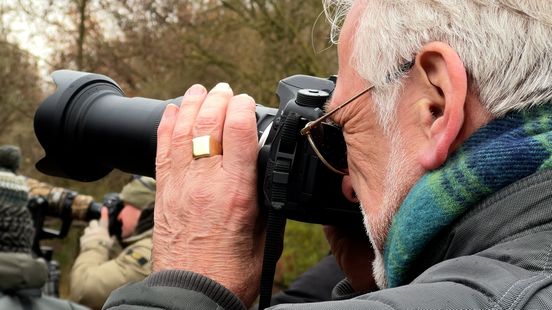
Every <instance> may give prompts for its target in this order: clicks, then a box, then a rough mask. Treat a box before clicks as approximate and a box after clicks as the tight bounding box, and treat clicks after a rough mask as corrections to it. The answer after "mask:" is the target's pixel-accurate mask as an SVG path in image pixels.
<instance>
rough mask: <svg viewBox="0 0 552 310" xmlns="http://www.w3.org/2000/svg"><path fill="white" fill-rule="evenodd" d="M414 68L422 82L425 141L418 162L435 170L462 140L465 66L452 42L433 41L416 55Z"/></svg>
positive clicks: (421, 102) (421, 113)
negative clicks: (451, 44)
mask: <svg viewBox="0 0 552 310" xmlns="http://www.w3.org/2000/svg"><path fill="white" fill-rule="evenodd" d="M414 70H415V71H417V73H418V74H419V75H418V76H419V77H420V80H419V82H420V83H422V84H423V96H422V99H420V100H419V101H418V102H417V108H418V111H419V113H420V116H421V117H420V118H419V119H420V120H421V126H422V128H423V132H424V135H425V139H426V143H425V145H424V146H423V147H422V149H421V152H420V153H419V161H420V164H421V165H422V167H423V168H424V169H426V170H433V169H436V168H439V167H440V166H441V165H443V163H444V162H445V161H446V160H447V158H448V156H449V154H450V153H451V152H452V151H453V146H454V145H456V142H458V141H457V140H458V139H460V131H461V129H462V127H463V125H464V116H465V115H464V113H465V111H464V107H465V104H466V98H467V85H468V82H467V75H466V69H465V67H464V64H463V63H462V60H460V57H459V56H458V54H457V53H456V52H455V51H454V50H453V49H452V48H451V47H450V46H449V45H447V44H445V43H442V42H431V43H428V44H426V45H425V46H424V47H423V48H422V50H421V51H420V53H419V54H418V55H417V56H416V63H415V66H414ZM420 86H422V85H420Z"/></svg>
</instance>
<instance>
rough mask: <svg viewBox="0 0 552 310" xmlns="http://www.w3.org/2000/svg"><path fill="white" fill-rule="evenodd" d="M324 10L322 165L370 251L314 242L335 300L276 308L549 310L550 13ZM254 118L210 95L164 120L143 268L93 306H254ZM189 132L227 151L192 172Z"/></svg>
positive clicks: (351, 6) (389, 7) (492, 6)
mask: <svg viewBox="0 0 552 310" xmlns="http://www.w3.org/2000/svg"><path fill="white" fill-rule="evenodd" d="M329 2H332V3H334V2H343V3H341V5H339V6H338V7H334V10H333V12H334V13H335V14H336V16H337V17H340V16H345V15H346V19H345V22H344V24H343V27H342V29H341V34H340V38H339V46H338V52H339V78H338V80H337V86H336V89H335V91H334V93H333V97H332V100H331V102H330V103H329V104H328V106H327V111H328V113H327V114H326V116H324V118H327V119H331V120H332V121H333V122H335V123H337V124H338V125H341V126H342V129H343V136H344V139H345V141H346V145H347V154H346V156H347V159H348V161H347V162H348V167H334V168H336V169H338V170H342V171H344V172H346V173H348V174H349V175H350V181H351V188H352V189H354V191H355V192H356V195H357V196H358V198H359V200H360V202H361V204H362V211H363V213H364V220H365V226H366V229H367V232H368V234H369V237H370V241H371V245H372V246H371V247H370V246H369V245H364V244H356V243H354V242H351V241H350V240H352V239H350V238H348V237H347V236H346V235H344V234H343V233H341V232H339V231H337V230H335V229H328V232H327V235H328V238H329V241H330V244H331V247H332V251H333V253H334V254H335V256H336V257H337V260H338V262H339V264H340V266H341V267H342V269H343V270H344V272H345V274H346V275H347V280H345V281H344V282H342V283H341V284H340V289H338V290H336V292H340V293H341V295H340V296H335V297H336V299H342V300H339V301H337V300H336V301H329V302H322V303H315V304H303V305H297V304H296V305H279V306H276V307H275V308H276V309H280V308H281V309H288V308H289V309H303V308H304V309H522V308H523V309H545V308H551V307H552V299H551V298H550V296H552V286H551V284H550V283H551V279H552V268H551V266H552V263H551V261H552V258H551V255H552V254H551V253H552V250H551V249H552V212H551V211H550V206H551V205H552V193H551V190H550V189H551V188H552V187H551V186H552V171H551V170H550V169H549V168H551V167H552V158H551V153H552V119H551V116H552V78H551V77H552V44H551V43H550V38H551V37H552V23H551V22H550V21H551V20H552V3H551V2H550V1H528V0H527V1H507V0H495V1H490V0H488V1H487V0H478V1H475V0H467V1H444V0H434V1H423V0H419V1H414V0H413V1H384V0H380V1H376V0H374V1H369V0H366V1H329ZM334 21H335V20H334ZM335 24H336V25H337V24H338V21H336V23H335ZM356 94H362V95H361V96H360V97H358V99H356V100H352V101H350V100H348V99H349V98H353V97H354V96H355V95H356ZM340 104H344V106H342V107H341V108H340V109H338V110H335V109H337V108H338V107H339V106H340ZM254 108H255V106H254V102H253V99H251V98H250V97H248V96H246V95H238V96H233V94H232V90H231V89H230V87H229V86H228V85H227V84H218V85H217V86H216V87H215V88H214V89H213V90H211V91H210V92H209V93H207V92H206V90H205V89H204V88H203V87H201V86H199V85H195V86H192V87H191V88H190V89H189V90H188V91H187V93H186V94H185V96H184V98H183V101H182V105H181V106H180V108H178V107H176V106H172V105H171V106H169V107H168V108H167V109H166V111H165V114H164V116H163V120H162V122H161V124H160V126H159V130H158V133H159V141H158V150H157V151H158V153H157V182H158V183H157V184H158V192H157V203H158V205H157V209H156V223H155V234H154V240H155V244H154V249H153V257H154V262H153V264H154V266H153V269H154V272H155V273H154V274H152V275H150V276H149V277H148V278H147V279H145V280H144V281H143V282H141V283H138V284H134V285H129V286H127V287H125V288H122V289H120V290H119V291H117V292H115V293H114V294H112V295H111V297H110V299H109V300H108V302H107V304H106V305H105V306H104V307H105V308H106V309H126V308H125V307H126V306H128V305H141V306H142V309H145V308H148V307H150V308H152V309H154V308H155V309H157V308H170V309H176V308H181V309H215V308H216V309H221V308H223V309H243V308H244V307H246V306H249V305H250V304H251V303H252V302H253V300H254V299H255V297H256V296H257V290H258V286H257V283H258V282H259V274H260V269H261V268H260V266H261V259H262V244H263V242H262V240H263V239H262V237H263V227H262V225H261V221H260V220H259V217H258V216H259V213H258V207H257V205H256V201H257V197H256V195H257V193H256V188H255V185H256V170H255V165H254V162H255V159H256V155H257V153H256V152H257V143H256V128H255V114H254ZM202 136H209V137H210V139H211V140H212V141H214V142H220V143H222V149H223V150H224V154H223V155H213V156H209V157H206V158H204V157H202V158H197V156H195V157H196V158H197V159H194V156H193V153H192V150H193V149H194V147H193V146H195V144H197V142H193V140H192V139H193V138H196V137H202ZM196 141H197V140H196ZM196 155H197V154H196ZM211 155H212V154H211ZM322 155H324V154H322ZM333 155H335V154H333ZM343 155H345V154H343ZM351 188H349V189H345V190H346V191H351V190H352V189H351ZM355 296H358V297H356V298H354V299H346V298H351V297H355ZM343 299H344V300H343Z"/></svg>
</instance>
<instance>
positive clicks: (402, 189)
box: [361, 129, 419, 289]
mask: <svg viewBox="0 0 552 310" xmlns="http://www.w3.org/2000/svg"><path fill="white" fill-rule="evenodd" d="M389 138H390V139H391V154H390V156H389V161H388V163H387V168H386V174H385V180H384V192H383V201H382V205H381V207H380V209H379V212H378V213H377V214H375V215H376V216H367V214H366V213H365V212H364V208H363V207H362V203H361V211H362V214H363V218H364V227H365V228H366V231H367V232H368V237H369V238H370V242H371V243H372V247H373V249H374V252H375V253H374V254H375V258H374V261H373V262H372V272H373V276H374V280H375V282H376V285H377V286H378V287H379V288H380V289H384V288H387V277H386V274H385V263H384V259H383V248H384V246H385V240H386V238H387V234H388V232H389V228H390V227H391V223H392V221H393V216H394V215H395V213H396V212H397V211H398V209H399V207H400V205H401V203H402V201H403V200H404V198H405V197H406V195H407V194H408V192H409V191H410V189H411V188H412V186H413V185H414V183H415V182H416V180H417V179H418V177H419V176H418V174H417V173H416V171H417V170H416V169H413V167H412V165H413V164H412V163H413V162H414V161H413V158H411V157H412V156H411V155H410V154H409V152H408V151H407V150H406V148H405V147H404V145H405V143H404V141H403V138H402V136H401V135H400V132H399V130H397V129H395V130H393V131H392V132H391V134H390V135H389Z"/></svg>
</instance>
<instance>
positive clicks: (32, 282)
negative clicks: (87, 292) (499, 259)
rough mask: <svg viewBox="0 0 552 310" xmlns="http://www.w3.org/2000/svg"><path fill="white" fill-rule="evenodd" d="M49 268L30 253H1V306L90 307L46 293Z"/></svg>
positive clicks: (15, 309) (32, 309)
mask: <svg viewBox="0 0 552 310" xmlns="http://www.w3.org/2000/svg"><path fill="white" fill-rule="evenodd" d="M47 276H48V271H47V269H46V264H45V262H44V261H42V260H37V259H34V258H33V257H32V256H31V255H30V254H24V253H0V309H10V310H12V309H13V310H18V309H24V310H43V309H45V310H50V309H52V310H54V309H74V310H81V309H83V310H84V309H88V308H86V307H83V306H80V305H77V304H75V303H72V302H69V301H66V300H61V299H57V298H52V297H49V296H42V291H41V290H42V286H44V283H45V282H46V278H47Z"/></svg>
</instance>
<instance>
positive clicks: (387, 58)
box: [324, 0, 552, 129]
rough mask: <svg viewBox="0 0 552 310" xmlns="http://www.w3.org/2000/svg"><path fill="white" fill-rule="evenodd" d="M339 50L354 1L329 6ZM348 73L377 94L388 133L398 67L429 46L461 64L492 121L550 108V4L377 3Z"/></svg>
mask: <svg viewBox="0 0 552 310" xmlns="http://www.w3.org/2000/svg"><path fill="white" fill-rule="evenodd" d="M324 1H325V12H326V15H327V16H328V17H329V20H330V22H331V23H332V32H331V33H332V39H333V41H334V42H335V41H336V38H337V34H338V32H339V26H340V24H341V22H342V21H343V18H344V17H345V15H346V14H347V12H348V11H349V10H350V8H351V6H352V4H353V3H354V2H355V0H324ZM354 40H355V41H354V49H353V55H352V59H351V61H352V62H351V65H352V66H353V67H354V68H355V69H356V71H357V72H358V73H359V75H360V76H361V77H362V78H363V79H365V80H366V81H367V82H369V83H372V84H374V85H375V86H376V87H375V89H374V92H373V93H372V98H373V100H374V102H375V104H376V106H377V110H378V112H379V121H380V123H381V125H382V126H383V127H384V128H385V129H386V128H387V124H390V123H392V122H393V118H394V117H393V116H394V113H395V102H396V101H397V98H398V94H399V93H400V91H401V82H402V81H403V80H404V76H403V77H402V78H390V77H395V76H397V72H400V70H401V66H403V65H404V64H405V63H408V62H411V61H413V60H414V58H415V55H416V54H417V53H418V51H419V50H420V49H421V47H422V46H423V45H424V44H426V43H428V42H432V41H441V42H445V43H447V44H449V45H450V46H451V47H452V48H453V49H455V50H456V52H457V53H458V55H459V56H460V58H461V59H462V61H463V63H464V66H465V67H466V71H467V73H468V85H469V89H470V92H471V93H473V94H474V95H476V96H477V97H478V98H479V100H480V101H481V103H482V104H483V105H484V107H485V108H486V109H487V110H488V111H489V112H490V113H491V115H493V116H494V117H501V116H503V115H504V114H506V113H507V112H510V111H512V110H520V109H524V108H528V107H531V106H534V105H537V104H542V103H544V102H547V101H550V100H552V1H550V0H373V1H370V3H369V5H367V6H366V9H365V10H364V12H362V13H361V17H360V20H359V21H358V28H357V31H356V34H355V39H354Z"/></svg>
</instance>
